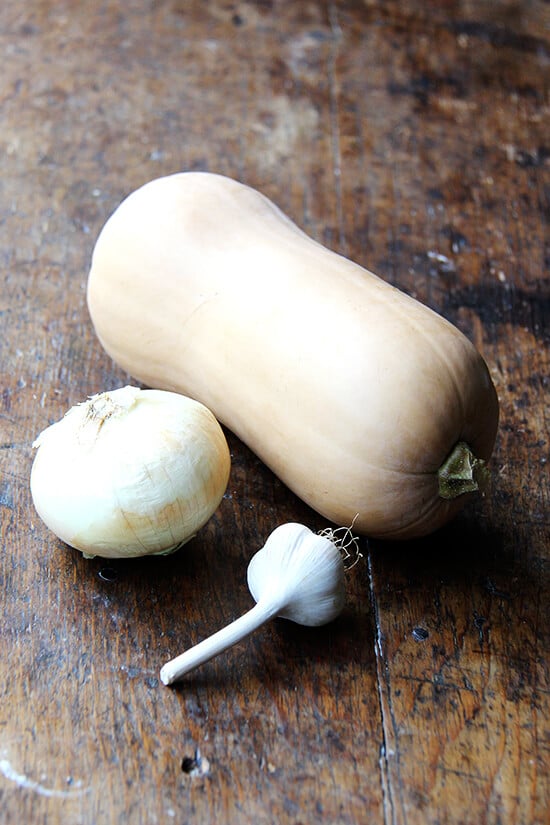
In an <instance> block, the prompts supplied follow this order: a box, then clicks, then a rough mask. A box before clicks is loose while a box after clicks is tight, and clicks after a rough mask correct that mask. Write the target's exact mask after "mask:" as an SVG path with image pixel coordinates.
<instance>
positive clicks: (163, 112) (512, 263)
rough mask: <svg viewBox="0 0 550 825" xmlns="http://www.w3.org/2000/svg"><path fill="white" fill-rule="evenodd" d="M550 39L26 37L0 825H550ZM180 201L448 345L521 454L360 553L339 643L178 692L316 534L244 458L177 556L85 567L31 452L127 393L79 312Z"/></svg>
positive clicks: (7, 61) (5, 85) (165, 20)
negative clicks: (283, 251)
mask: <svg viewBox="0 0 550 825" xmlns="http://www.w3.org/2000/svg"><path fill="white" fill-rule="evenodd" d="M549 30H550V16H549V7H548V4H547V3H544V2H542V0H532V2H528V3H523V4H519V3H516V2H509V1H508V0H498V2H488V0H482V2H476V3H473V2H469V0H463V2H460V0H456V1H454V0H453V2H446V3H435V2H431V0H430V1H429V2H424V3H420V2H418V0H404V2H396V0H389V2H379V0H365V2H354V0H339V2H317V1H315V2H302V0H298V2H293V3H285V2H283V0H262V2H235V3H231V2H222V0H212V2H209V3H198V2H191V3H185V2H182V0H164V1H162V0H161V2H138V0H129V2H127V3H125V4H119V3H115V2H114V0H107V2H104V3H101V4H77V3H72V2H70V0H61V2H58V3H55V4H53V3H48V2H44V0H32V2H29V3H26V4H3V6H2V9H1V10H0V43H1V46H2V53H3V55H4V61H3V78H2V83H1V86H0V117H1V124H2V129H1V133H0V139H1V142H2V152H1V154H0V170H1V174H0V227H1V239H0V255H1V262H2V267H1V275H0V278H1V280H0V324H1V335H0V393H1V399H0V518H1V528H0V529H1V547H2V555H1V561H0V638H1V650H2V655H1V656H0V669H1V678H0V699H1V701H0V821H1V822H2V823H11V822H14V823H15V822H32V823H33V825H41V824H42V823H48V825H52V824H53V823H63V825H77V824H78V825H80V824H81V823H85V825H88V823H90V825H92V823H93V825H103V823H109V824H110V823H121V825H122V823H132V825H134V823H136V825H137V824H138V823H144V824H145V823H147V825H151V824H152V823H156V822H158V823H160V822H163V823H165V822H174V823H179V824H181V823H190V822H201V823H202V822H212V823H213V822H216V823H227V825H240V824H241V823H246V822H255V823H257V824H258V825H264V823H265V825H267V824H268V823H274V822H277V823H293V825H298V823H310V822H314V821H315V822H323V823H331V824H332V823H345V824H346V825H347V824H348V823H364V822H369V823H371V822H372V823H384V825H436V823H449V824H450V825H459V823H468V824H469V823H474V822H475V823H479V824H483V825H485V823H486V824H487V825H504V824H506V825H511V824H512V823H514V824H515V823H522V825H543V824H544V823H547V822H549V821H550V820H549V815H548V807H549V806H548V802H549V800H550V787H549V784H550V783H549V775H550V770H549V768H550V753H549V743H550V729H549V723H548V719H549V718H550V706H549V696H550V669H549V652H550V636H549V627H550V621H549V619H550V616H549V608H548V581H549V564H548V562H549V553H550V542H549V530H548V527H549V517H548V513H549V503H548V502H549V485H548V469H547V460H548V424H549V421H548V419H549V405H548V374H549V358H548V343H549V285H550V282H549V276H548V215H549V194H550V180H549V160H550V147H549V145H548V134H549V131H548V126H549V124H548V120H549V108H548V88H549V83H550V71H549V65H550V63H549V57H550V35H549ZM181 169H206V170H210V171H216V172H222V173H224V174H229V175H232V176H234V177H237V178H239V179H240V180H243V181H244V182H246V183H249V184H251V185H253V186H256V187H258V188H260V189H262V190H263V191H264V192H265V193H266V194H267V195H268V196H269V197H271V198H273V199H274V200H275V201H276V202H277V203H278V204H279V205H280V206H281V207H282V208H283V209H284V210H286V211H287V212H288V213H289V214H290V215H291V216H292V217H293V218H294V219H295V220H296V221H297V222H298V223H299V224H300V225H301V226H302V227H303V228H304V229H305V230H306V231H308V232H309V233H310V234H312V235H313V236H314V237H316V238H317V239H319V240H320V241H322V242H323V243H326V244H328V245H329V246H331V247H332V248H334V249H336V250H338V251H340V252H343V253H344V254H346V255H348V256H350V257H352V258H353V259H355V260H357V261H358V262H359V263H361V264H363V265H365V266H367V267H368V268H370V269H373V270H374V271H376V272H377V273H378V274H380V275H382V276H383V277H384V278H386V279H387V280H389V281H390V282H392V283H394V284H395V285H397V286H398V287H400V288H401V289H404V290H405V291H407V292H409V293H411V294H413V295H414V296H416V297H417V298H418V299H420V300H422V301H424V302H425V303H427V304H428V305H429V306H431V307H433V308H434V309H436V310H437V311H439V312H441V313H443V314H444V315H445V316H446V317H448V318H449V319H450V320H451V321H453V322H454V323H455V324H457V325H458V326H459V327H460V328H461V329H462V330H463V331H464V332H466V334H467V335H469V336H470V337H471V338H472V339H473V340H474V341H475V343H476V345H477V346H478V347H479V349H480V350H481V351H482V353H483V354H484V356H485V358H486V360H487V362H488V364H489V366H490V369H491V373H492V375H493V378H494V381H495V384H496V386H497V389H498V393H499V397H500V401H501V409H502V421H501V427H500V432H499V438H498V443H497V448H496V453H495V457H494V461H493V465H492V469H493V475H492V481H491V485H490V489H489V490H488V492H487V494H486V496H485V498H484V499H482V500H479V501H477V502H475V503H473V504H472V505H471V506H469V507H468V509H467V510H466V511H465V512H464V514H463V515H461V516H460V517H459V518H458V519H457V520H456V521H455V522H454V523H453V524H452V525H450V526H449V527H448V528H446V529H444V530H442V531H440V532H439V533H438V534H437V535H434V536H432V537H429V538H427V539H425V540H422V541H418V542H410V543H407V544H403V545H390V544H384V543H381V542H368V541H367V540H366V539H365V540H363V542H362V550H363V554H364V558H363V561H362V563H361V564H360V565H358V566H357V567H355V568H354V569H353V571H351V573H350V574H349V579H348V584H349V587H348V590H349V601H348V607H347V609H346V611H345V613H344V615H343V616H342V617H341V618H340V619H339V620H338V621H336V622H335V623H334V624H333V625H331V626H329V627H327V628H325V629H322V630H307V629H305V628H300V627H296V626H293V625H291V624H290V623H284V622H283V621H279V622H275V623H273V624H272V625H269V626H267V627H265V628H264V629H262V630H261V631H259V632H258V633H257V634H256V635H255V636H254V638H252V639H250V640H248V641H246V642H243V643H242V644H240V645H239V646H237V647H236V648H235V649H233V650H232V651H230V652H228V653H226V654H225V655H224V656H222V657H220V658H219V659H217V660H215V661H213V662H211V663H209V664H207V665H206V666H204V667H203V668H202V669H201V670H200V671H198V672H197V673H196V674H194V675H192V676H191V677H190V678H189V679H188V680H187V681H186V682H185V683H184V684H182V685H181V686H179V687H177V688H176V689H167V688H164V687H163V686H162V685H161V684H160V683H159V679H158V671H159V667H160V665H161V664H162V663H163V662H164V661H165V660H166V659H167V658H169V657H171V656H172V655H174V654H175V653H177V652H179V651H180V650H181V649H182V648H183V647H185V646H187V645H189V644H190V643H192V642H194V641H198V640H199V639H200V638H202V637H203V636H204V635H206V634H207V633H209V632H211V631H214V630H215V629H217V628H218V627H219V626H220V625H221V624H222V623H223V622H225V621H227V620H230V619H232V618H234V617H236V616H237V615H238V614H239V613H241V612H243V611H244V610H246V609H247V608H248V607H249V606H250V596H249V594H248V592H247V588H246V584H245V571H246V565H247V562H248V559H249V558H250V556H251V554H252V553H253V552H254V551H255V550H256V549H258V548H259V547H260V546H261V544H262V543H263V541H264V540H265V538H266V536H267V534H268V533H269V532H270V531H271V530H272V529H273V528H274V527H275V526H276V525H277V524H278V523H281V522H283V521H285V520H298V521H303V522H305V523H307V524H309V525H310V526H311V527H314V528H316V529H317V528H320V527H323V526H325V525H324V524H323V523H322V520H321V519H320V518H319V517H318V516H317V515H316V514H315V513H313V512H312V511H310V510H309V509H308V508H307V507H306V506H305V505H304V504H302V503H301V502H300V501H299V500H298V499H296V498H295V497H294V496H292V495H291V494H290V493H289V492H288V491H287V490H286V489H285V488H284V487H283V485H282V484H281V483H280V482H278V481H277V479H275V478H274V477H273V476H272V475H271V474H270V472H269V471H268V470H267V469H266V468H265V467H264V466H263V465H262V464H261V463H260V462H259V461H258V460H257V459H256V458H255V457H254V456H253V455H252V454H251V453H250V452H249V451H248V450H247V448H246V447H245V446H244V445H243V444H241V443H240V442H239V441H238V440H237V439H236V438H234V437H233V436H232V434H231V433H228V434H227V435H228V439H229V442H230V446H231V451H232V458H233V468H232V474H231V479H230V485H229V488H228V492H227V495H226V496H225V498H224V500H223V502H222V505H221V507H220V509H219V511H218V512H217V513H216V515H215V516H214V518H213V519H212V520H211V522H210V523H209V524H208V525H207V527H206V528H205V529H204V530H203V531H202V532H201V534H200V535H199V536H198V537H197V538H196V540H194V541H193V542H192V543H191V544H190V545H188V547H187V548H186V549H185V550H184V551H183V552H181V553H179V554H177V555H175V556H173V557H169V558H166V559H160V560H159V559H156V560H153V559H143V560H138V561H120V562H119V561H116V562H109V563H106V562H104V561H101V560H99V559H96V560H93V561H86V560H84V559H82V558H80V556H79V554H77V553H76V552H73V551H71V550H69V549H68V548H66V547H64V546H63V545H62V544H61V543H60V542H58V541H57V540H56V539H55V538H54V537H53V536H52V535H51V534H49V533H48V531H47V530H46V528H45V527H44V526H43V525H42V524H41V523H40V521H39V519H38V517H37V516H36V514H35V513H34V510H33V508H32V503H31V500H30V494H29V489H28V477H29V470H30V464H31V461H32V447H31V444H32V441H33V438H34V437H35V436H36V435H37V433H38V432H39V431H40V430H41V429H43V428H44V426H46V425H47V424H48V423H49V422H51V421H54V420H56V419H57V418H59V417H60V416H61V415H62V414H63V413H64V411H65V410H66V409H67V408H68V407H69V406H70V405H71V404H74V403H76V402H78V401H80V400H82V399H83V398H85V397H86V396H87V395H89V394H91V393H93V392H98V391H101V390H103V389H108V388H112V387H115V386H119V385H121V384H122V383H124V382H127V381H128V380H129V377H128V376H127V375H125V374H123V373H122V372H121V371H120V370H118V369H117V368H116V367H115V366H114V365H113V364H112V363H111V362H110V361H109V359H108V358H107V357H106V356H105V354H104V353H103V352H102V350H101V347H100V346H99V344H98V342H97V340H96V339H95V337H94V334H93V330H92V328H91V324H90V321H89V317H88V314H87V310H86V305H85V285H86V276H87V271H88V267H89V260H90V254H91V250H92V248H93V244H94V241H95V238H96V236H97V233H98V232H99V230H100V228H101V226H102V225H103V222H104V221H105V220H106V218H107V217H108V215H109V214H110V213H111V211H112V210H113V209H114V208H115V207H116V205H117V204H118V203H119V202H120V200H121V199H122V198H123V197H124V196H125V195H126V194H127V193H129V192H130V191H131V190H133V189H134V188H136V187H137V186H139V185H140V184H142V183H144V182H146V181H147V180H149V179H151V178H153V177H157V176H159V175H162V174H167V173H170V172H174V171H178V170H181Z"/></svg>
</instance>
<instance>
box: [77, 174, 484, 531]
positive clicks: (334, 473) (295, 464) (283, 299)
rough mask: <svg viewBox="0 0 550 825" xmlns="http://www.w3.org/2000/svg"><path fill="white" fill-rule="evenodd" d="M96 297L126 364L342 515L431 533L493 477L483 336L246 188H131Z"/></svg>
mask: <svg viewBox="0 0 550 825" xmlns="http://www.w3.org/2000/svg"><path fill="white" fill-rule="evenodd" d="M87 298H88V306H89V311H90V315H91V318H92V322H93V324H94V327H95V330H96V332H97V335H98V337H99V339H100V341H101V343H102V345H103V347H104V348H105V350H106V351H107V353H109V355H111V356H112V358H113V359H114V360H115V362H116V363H117V364H119V365H120V366H121V367H122V368H124V369H125V370H127V371H128V372H129V373H130V374H131V375H132V376H133V377H134V378H136V379H138V380H140V381H141V382H143V383H144V384H146V385H148V386H152V387H155V388H160V389H167V390H173V391H178V392H181V393H184V394H186V395H189V396H191V397H193V398H195V399H197V400H198V401H200V402H202V403H203V404H205V405H206V406H207V407H209V408H210V409H211V410H212V412H213V413H214V414H215V416H216V417H217V418H218V420H219V421H220V422H221V423H222V424H224V425H225V426H226V427H227V428H228V429H230V430H232V431H233V432H234V433H236V435H237V436H238V437H239V438H240V439H241V440H242V441H244V442H245V443H246V444H247V445H248V446H249V447H250V448H251V449H252V450H253V451H254V452H255V453H256V454H257V455H258V456H259V457H260V458H261V459H262V460H263V461H264V462H265V464H267V465H268V466H269V467H270V468H271V469H272V470H273V472H274V473H276V475H277V476H279V478H280V479H281V480H282V481H283V482H284V483H285V484H286V485H288V487H289V488H290V489H291V490H293V491H294V492H295V493H296V494H297V495H298V496H300V497H301V498H302V499H303V500H304V501H305V502H307V503H308V504H309V505H310V506H311V507H312V508H314V509H315V510H316V511H317V512H318V513H320V514H321V515H323V516H324V517H325V518H327V519H329V520H330V521H332V522H335V523H337V524H340V525H350V524H351V523H352V522H353V523H354V528H355V530H357V531H358V532H361V533H364V534H368V535H370V536H373V537H384V538H392V539H396V538H400V539H401V538H411V537H416V536H421V535H424V534H426V533H429V532H431V531H433V530H435V529H436V528H438V527H440V526H441V525H442V524H444V523H445V522H446V521H447V520H448V519H450V518H451V517H453V516H454V514H455V513H456V512H457V511H458V510H459V509H460V508H461V507H462V506H463V504H464V503H465V501H466V500H467V498H468V496H469V493H470V492H471V491H473V490H475V489H476V488H477V486H478V478H477V476H478V475H479V474H480V473H481V471H482V469H483V465H484V462H486V461H487V460H488V459H489V457H490V455H491V452H492V449H493V445H494V441H495V437H496V431H497V420H498V401H497V396H496V392H495V389H494V386H493V383H492V381H491V378H490V376H489V372H488V369H487V367H486V364H485V362H484V361H483V359H482V357H481V356H480V354H479V353H478V352H477V350H476V349H475V347H474V346H473V345H472V344H471V343H470V342H469V341H468V340H467V338H466V337H465V336H464V335H463V334H462V333H461V332H460V331H459V330H458V329H456V328H455V327H454V326H453V325H452V324H450V323H449V322H448V321H446V320H444V319H443V318H442V317H441V316H439V315H438V314H436V313H435V312H433V311H432V310H430V309H428V308H427V307H425V306H423V305H422V304H420V303H419V302H417V301H415V300H414V299H412V298H411V297H409V296H407V295H406V294H404V293H403V292H401V291H399V290H398V289H396V288H394V287H393V286H391V285H389V284H387V283H385V282H384V281H383V280H381V279H380V278H378V277H377V276H376V275H374V274H373V273H371V272H369V271H367V270H365V269H363V268H362V267H361V266H359V265H358V264H356V263H353V262H351V261H350V260H347V259H346V258H344V257H342V256H340V255H338V254H336V253H335V252H333V251H330V250H329V249H327V248H325V247H323V246H322V245H321V244H319V243H317V242H316V241H314V240H312V239H311V238H310V237H308V236H307V235H306V234H305V233H304V232H302V231H301V230H300V229H299V228H298V227H297V226H296V225H295V224H294V223H293V222H292V221H291V220H290V219H289V218H288V217H287V216H286V215H285V214H283V213H282V212H281V211H280V210H279V209H278V208H277V207H276V206H275V205H274V204H273V203H272V202H271V201H270V200H268V199H267V198H266V197H264V196H263V195H262V194H260V193H259V192H257V191H256V190H254V189H252V188H250V187H248V186H245V185H243V184H241V183H238V182H237V181H234V180H232V179H230V178H226V177H223V176H220V175H215V174H210V173H206V172H184V173H178V174H174V175H170V176H167V177H164V178H159V179H157V180H153V181H151V182H150V183H148V184H146V185H144V186H143V187H141V188H140V189H138V190H137V191H135V192H134V193H132V194H131V195H129V196H128V197H127V198H126V199H125V200H124V201H123V202H122V203H121V205H120V206H119V207H118V208H117V209H116V210H115V212H114V214H113V215H112V216H111V217H110V218H109V220H108V221H107V222H106V224H105V226H104V228H103V229H102V231H101V233H100V235H99V237H98V239H97V242H96V245H95V248H94V252H93V256H92V264H91V270H90V275H89V280H88V293H87Z"/></svg>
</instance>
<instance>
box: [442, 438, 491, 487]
mask: <svg viewBox="0 0 550 825" xmlns="http://www.w3.org/2000/svg"><path fill="white" fill-rule="evenodd" d="M437 476H438V479H439V495H440V496H441V498H445V499H453V498H458V496H462V495H464V493H473V492H475V491H476V490H480V491H483V490H484V488H485V487H486V485H487V482H488V479H489V471H488V470H487V466H486V464H485V461H483V459H481V458H476V456H475V455H474V454H473V452H472V451H471V449H470V447H469V446H468V445H467V444H466V442H465V441H458V442H457V444H455V446H454V448H453V451H452V452H451V454H450V455H449V456H448V457H447V458H446V459H445V461H444V462H443V464H442V465H441V467H440V468H439V470H438V471H437Z"/></svg>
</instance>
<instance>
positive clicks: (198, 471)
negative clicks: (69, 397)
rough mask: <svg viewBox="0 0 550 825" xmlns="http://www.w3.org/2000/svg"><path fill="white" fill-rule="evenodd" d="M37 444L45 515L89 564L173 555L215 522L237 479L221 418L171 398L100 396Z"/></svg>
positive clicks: (158, 394)
mask: <svg viewBox="0 0 550 825" xmlns="http://www.w3.org/2000/svg"><path fill="white" fill-rule="evenodd" d="M33 446H35V447H36V448H37V453H36V456H35V459H34V462H33V466H32V470H31V479H30V484H31V493H32V498H33V502H34V505H35V508H36V511H37V512H38V515H39V516H40V518H41V519H42V520H43V521H44V523H45V524H46V525H47V527H49V528H50V529H51V530H52V531H53V532H54V533H55V534H56V535H57V536H58V537H59V538H60V539H62V540H63V541H64V542H66V543H67V544H69V545H71V546H72V547H75V548H77V549H78V550H81V551H82V553H83V554H84V555H85V556H87V557H93V556H96V555H99V556H104V557H110V558H115V557H119V558H120V557H130V556H143V555H149V554H166V553H169V552H172V551H174V550H175V549H177V548H178V547H180V546H181V545H182V544H184V543H185V542H187V541H189V540H190V539H191V538H192V537H193V536H194V535H195V534H196V533H197V531H198V530H199V529H200V528H201V527H202V526H203V525H204V524H205V523H206V522H207V521H208V519H209V518H210V517H211V516H212V514H213V513H214V511H215V510H216V509H217V507H218V505H219V503H220V501H221V499H222V497H223V494H224V492H225V489H226V487H227V482H228V479H229V471H230V456H229V448H228V446H227V442H226V440H225V436H224V434H223V432H222V429H221V427H220V425H219V424H218V422H217V421H216V419H215V418H214V416H213V414H212V413H211V412H210V411H209V410H208V409H207V408H206V407H205V406H203V405H202V404H200V403H199V402H197V401H194V400H192V399H190V398H187V397H185V396H183V395H179V394H178V393H171V392H167V391H163V390H141V389H139V388H137V387H131V386H127V387H121V388H120V389H117V390H113V391H111V392H106V393H100V394H97V395H94V396H92V397H91V398H89V399H88V400H87V401H85V402H83V403H82V404H77V405H76V406H74V407H72V408H71V409H70V410H69V411H68V412H67V413H66V415H65V416H64V417H63V418H62V419H61V420H60V421H58V422H56V423H55V424H53V425H51V426H50V427H48V428H47V429H45V430H44V431H43V432H42V433H41V434H40V435H39V436H38V438H37V439H36V441H35V442H34V445H33Z"/></svg>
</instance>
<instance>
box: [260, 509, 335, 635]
mask: <svg viewBox="0 0 550 825" xmlns="http://www.w3.org/2000/svg"><path fill="white" fill-rule="evenodd" d="M247 579H248V589H249V590H250V592H251V593H252V596H253V597H254V600H255V601H256V602H260V601H261V602H262V603H264V602H267V601H269V598H270V596H271V595H272V596H273V598H274V599H277V601H278V602H281V601H283V606H282V607H281V608H280V609H279V610H278V612H277V615H278V616H280V617H281V618H283V619H290V620H291V621H293V622H297V623H298V624H302V625H309V626H310V627H314V626H319V625H323V624H327V623H328V622H331V621H332V620H333V619H335V618H336V617H337V616H338V615H339V614H340V613H341V612H342V610H343V607H344V603H345V598H346V596H345V582H344V563H343V560H342V554H341V552H340V550H339V549H338V547H337V546H336V545H335V543H334V542H333V541H331V540H330V539H329V538H327V537H326V536H320V535H319V534H318V533H314V532H313V531H312V530H310V529H309V528H308V527H306V526H305V525H303V524H295V523H293V522H289V523H287V524H281V525H280V526H279V527H277V528H276V529H275V530H274V531H273V532H272V533H271V534H270V536H269V537H268V539H267V541H266V543H265V544H264V546H263V547H262V549H261V550H258V552H257V553H256V554H255V555H254V556H253V557H252V559H251V561H250V564H249V565H248V570H247Z"/></svg>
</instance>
